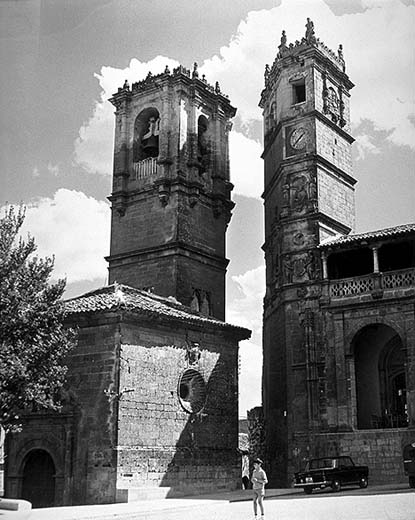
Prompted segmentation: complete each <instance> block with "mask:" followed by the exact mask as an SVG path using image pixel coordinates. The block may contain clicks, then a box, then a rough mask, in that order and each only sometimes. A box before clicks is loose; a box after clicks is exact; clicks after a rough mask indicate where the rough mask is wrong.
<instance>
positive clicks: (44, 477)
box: [21, 449, 56, 508]
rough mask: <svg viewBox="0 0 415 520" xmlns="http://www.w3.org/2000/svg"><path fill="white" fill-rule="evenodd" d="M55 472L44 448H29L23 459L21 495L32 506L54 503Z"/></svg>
mask: <svg viewBox="0 0 415 520" xmlns="http://www.w3.org/2000/svg"><path fill="white" fill-rule="evenodd" d="M55 473H56V468H55V464H54V462H53V459H52V457H51V456H50V455H49V453H48V452H47V451H45V450H41V449H35V450H31V451H30V452H29V453H28V454H27V455H26V457H25V459H24V461H23V479H22V491H21V497H22V498H23V499H25V500H28V501H29V502H31V503H32V507H33V508H38V507H52V506H54V505H55Z"/></svg>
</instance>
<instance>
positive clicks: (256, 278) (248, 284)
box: [226, 265, 265, 334]
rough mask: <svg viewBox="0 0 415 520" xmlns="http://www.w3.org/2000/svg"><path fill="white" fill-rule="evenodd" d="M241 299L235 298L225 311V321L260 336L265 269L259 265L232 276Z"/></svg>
mask: <svg viewBox="0 0 415 520" xmlns="http://www.w3.org/2000/svg"><path fill="white" fill-rule="evenodd" d="M232 280H233V281H234V282H235V283H236V284H238V286H239V289H240V290H241V293H242V295H243V296H242V297H241V298H235V299H234V300H233V301H232V302H230V305H229V306H228V309H227V316H226V320H227V321H229V323H234V324H236V325H240V326H242V327H247V328H248V329H251V330H252V331H253V333H254V334H261V329H262V298H263V297H264V294H265V267H264V266H263V265H261V266H260V267H257V268H256V269H252V270H251V271H247V272H246V273H244V274H241V275H237V276H232Z"/></svg>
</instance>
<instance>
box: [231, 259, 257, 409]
mask: <svg viewBox="0 0 415 520" xmlns="http://www.w3.org/2000/svg"><path fill="white" fill-rule="evenodd" d="M232 280H233V281H234V282H235V283H237V284H238V286H239V289H240V291H241V294H242V297H241V298H238V299H234V300H233V301H230V302H228V307H227V321H228V322H229V323H234V324H237V325H240V326H242V327H246V328H248V329H251V330H252V339H251V340H247V341H242V342H241V343H240V348H239V355H240V365H241V373H240V380H239V408H240V409H239V414H240V415H241V416H245V415H246V410H248V409H250V408H253V407H254V406H259V405H260V404H261V384H262V378H261V374H262V348H261V346H260V345H261V337H262V299H263V296H264V294H265V267H264V266H263V265H261V266H260V267H257V268H256V269H252V270H250V271H247V272H246V273H244V274H242V275H239V276H233V277H232Z"/></svg>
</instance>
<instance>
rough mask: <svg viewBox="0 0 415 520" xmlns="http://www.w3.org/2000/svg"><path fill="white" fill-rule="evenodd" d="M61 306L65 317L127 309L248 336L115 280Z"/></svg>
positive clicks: (242, 329)
mask: <svg viewBox="0 0 415 520" xmlns="http://www.w3.org/2000/svg"><path fill="white" fill-rule="evenodd" d="M65 308H66V311H67V315H68V316H74V315H80V314H96V313H99V312H104V311H117V310H127V311H130V312H133V313H136V314H138V315H141V316H147V317H154V318H157V317H159V318H163V319H165V320H167V321H169V320H170V321H171V320H172V321H181V322H187V323H193V324H199V325H207V326H213V327H219V328H222V329H228V330H233V331H234V332H238V335H239V337H240V339H248V338H249V337H250V335H251V331H250V330H248V329H245V328H243V327H238V326H236V325H231V324H229V323H225V322H224V321H221V320H218V319H216V318H213V317H211V316H209V317H207V316H203V315H202V314H200V313H198V312H196V311H192V310H191V309H190V308H189V307H186V306H184V305H182V304H181V303H179V302H178V301H177V300H176V299H175V298H173V297H169V298H164V297H162V296H157V295H156V294H153V293H149V292H147V291H142V290H140V289H135V288H134V287H129V286H128V285H122V284H118V283H114V284H113V285H107V286H105V287H102V288H100V289H96V290H94V291H91V292H88V293H85V294H82V295H81V296H77V297H76V298H72V299H70V300H66V301H65Z"/></svg>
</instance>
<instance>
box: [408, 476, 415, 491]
mask: <svg viewBox="0 0 415 520" xmlns="http://www.w3.org/2000/svg"><path fill="white" fill-rule="evenodd" d="M409 487H410V488H415V477H409Z"/></svg>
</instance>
